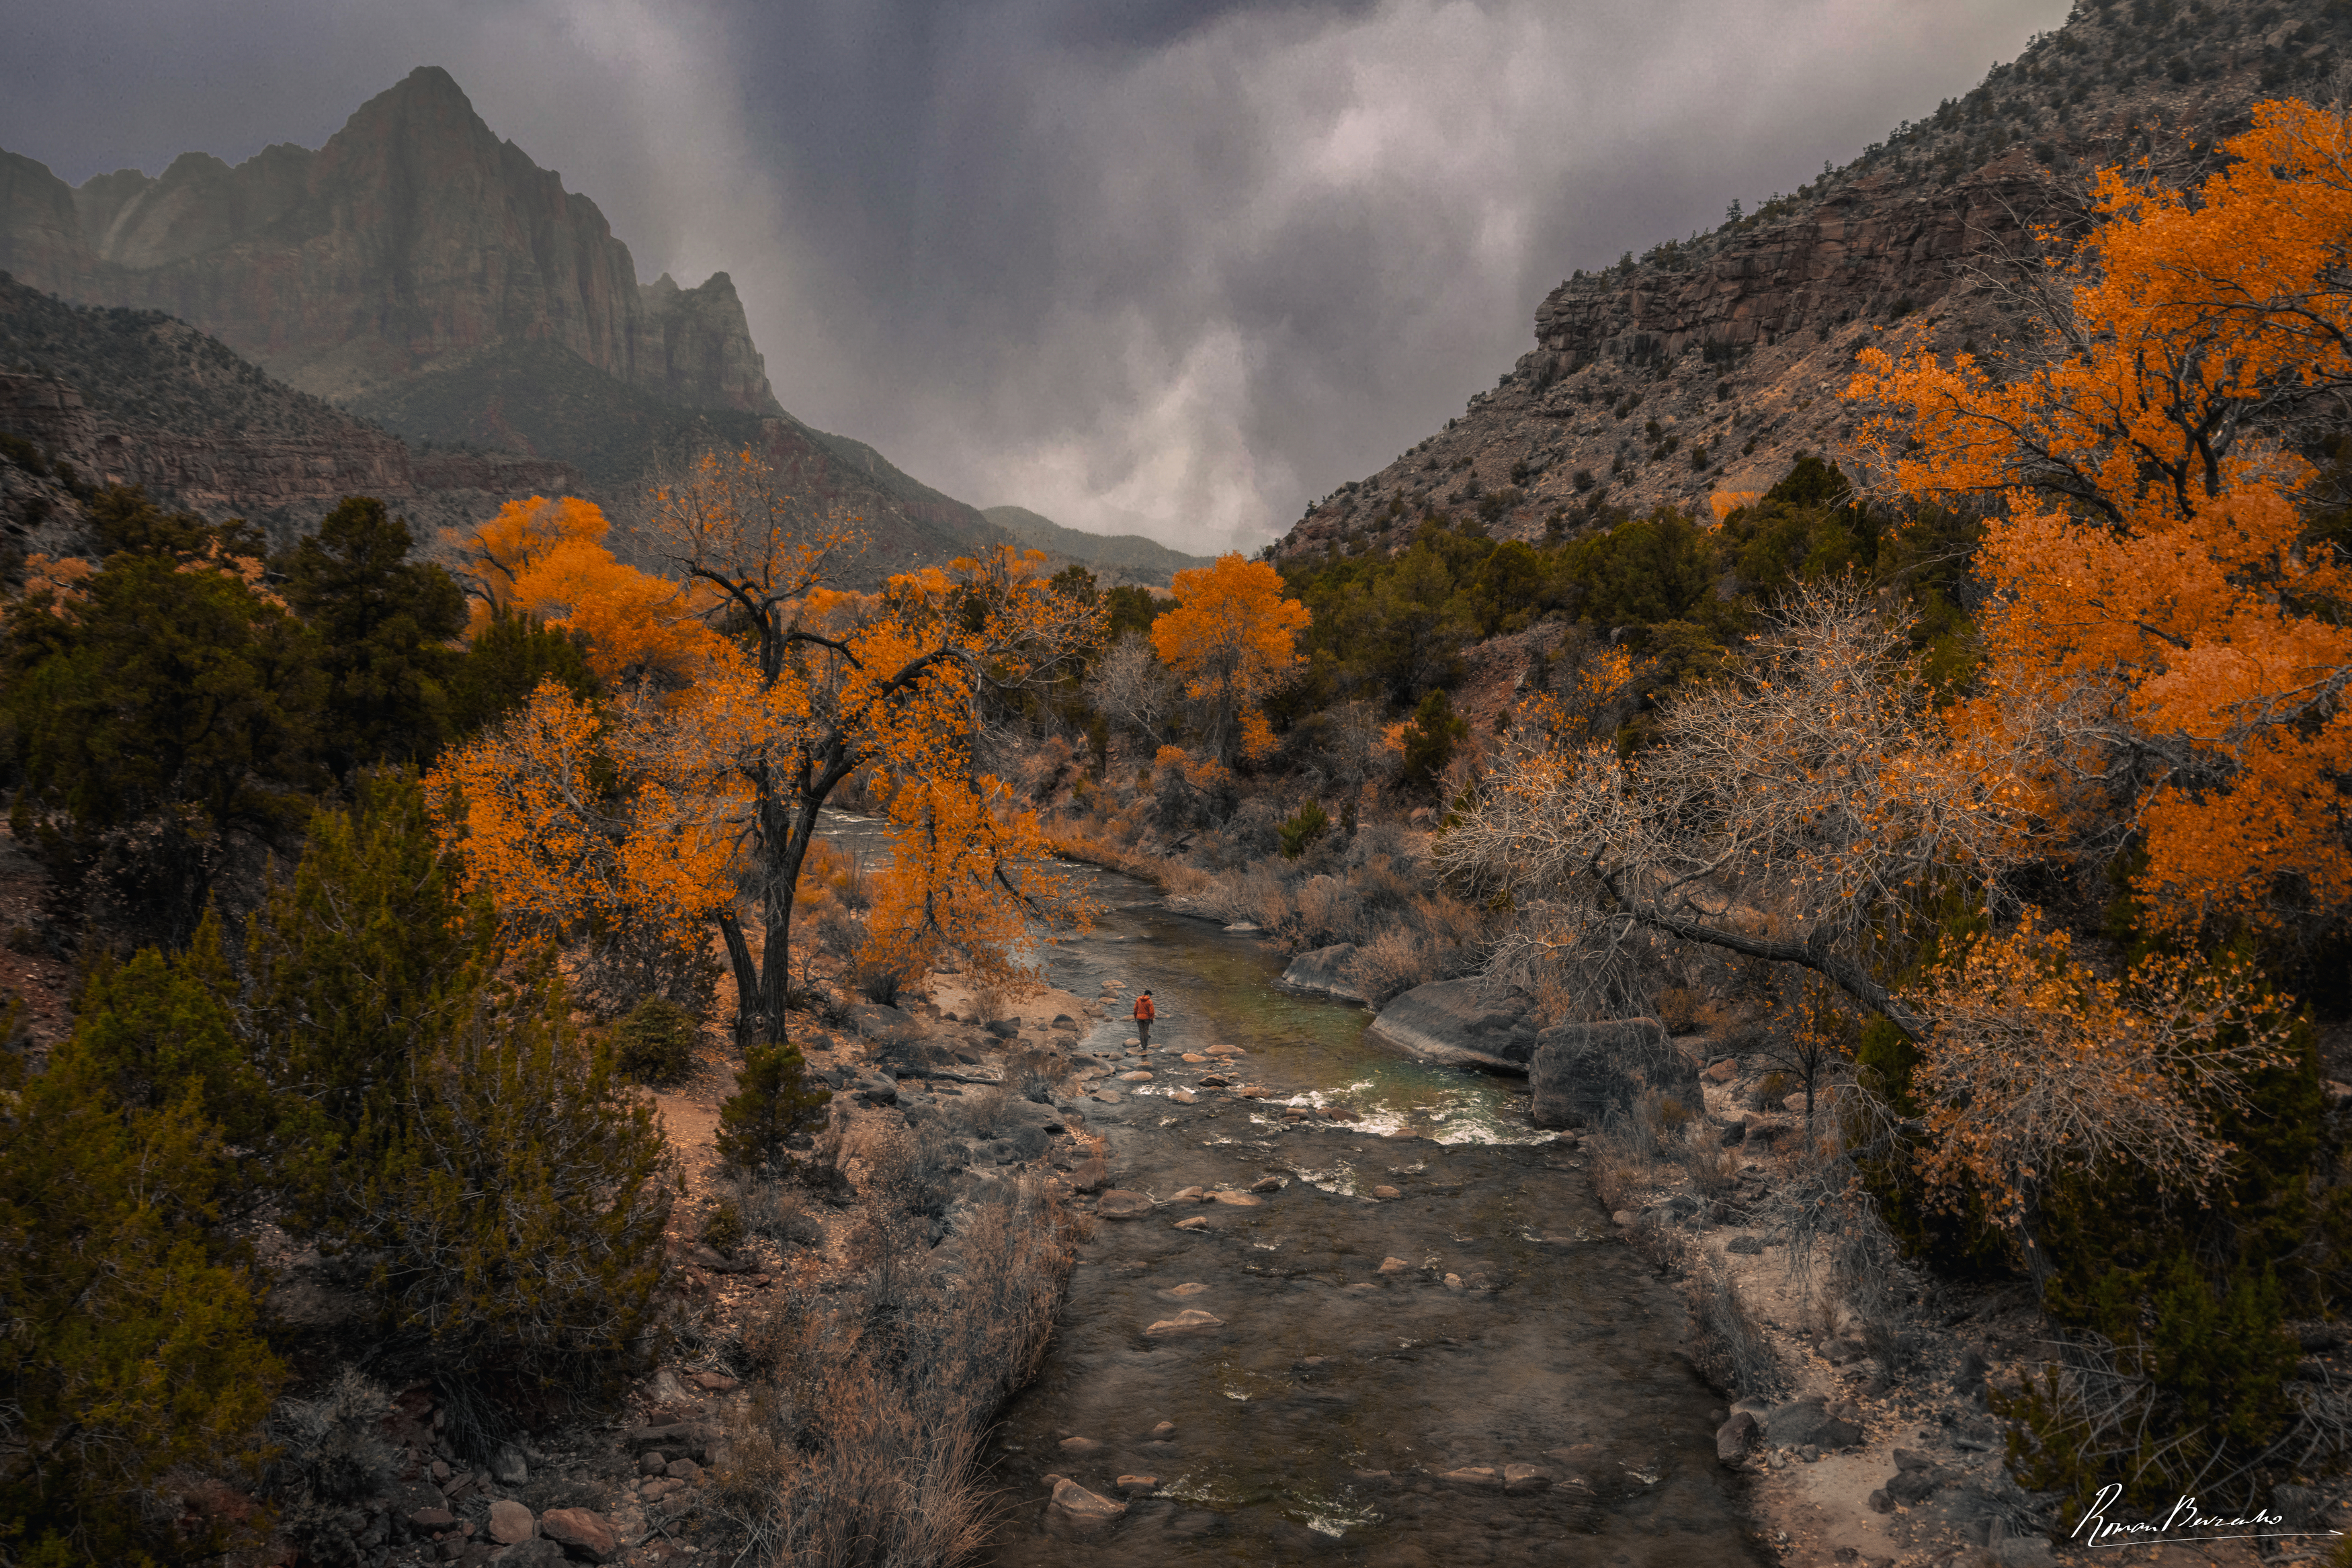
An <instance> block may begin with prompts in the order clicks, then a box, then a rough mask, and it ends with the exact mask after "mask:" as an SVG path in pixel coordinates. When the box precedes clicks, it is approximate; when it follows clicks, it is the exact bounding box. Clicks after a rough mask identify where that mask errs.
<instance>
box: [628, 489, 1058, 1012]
mask: <svg viewBox="0 0 2352 1568" xmlns="http://www.w3.org/2000/svg"><path fill="white" fill-rule="evenodd" d="M649 531H650V535H651V538H652V539H653V541H654V547H655V548H656V549H657V550H659V551H660V552H661V553H662V554H663V555H664V556H665V557H666V558H667V559H668V560H669V561H670V562H671V563H672V564H673V565H674V566H675V567H676V568H677V571H678V573H679V574H680V576H681V577H683V578H684V579H686V580H687V581H688V582H689V583H693V584H700V585H702V586H703V588H704V589H705V590H706V591H707V592H708V595H709V604H710V608H711V613H712V614H713V615H714V617H723V618H724V622H725V623H726V624H727V626H728V628H729V630H730V632H731V633H732V635H733V637H734V638H735V639H736V640H735V641H734V642H730V643H729V644H728V645H727V647H726V648H725V649H724V650H723V652H722V653H720V654H719V656H717V657H715V658H714V659H713V660H712V661H711V664H710V666H709V669H708V670H707V671H706V672H705V674H703V675H702V677H701V678H700V679H699V680H698V682H697V684H696V685H695V686H694V687H693V688H692V689H691V690H690V691H688V692H687V693H685V694H683V695H682V696H681V697H680V698H679V699H678V700H677V701H673V702H668V703H663V702H658V701H654V700H651V699H650V698H649V697H648V695H646V693H645V692H644V691H643V689H642V688H640V689H639V691H638V692H637V693H636V694H635V695H632V696H631V697H629V698H628V699H626V700H625V703H624V706H623V711H624V713H625V719H624V720H623V723H624V724H625V727H626V728H627V730H628V735H629V738H628V742H627V744H628V747H629V749H630V753H631V755H632V757H633V758H635V759H636V760H637V763H638V765H640V766H642V767H643V768H645V769H646V771H647V773H648V775H649V776H652V777H656V778H659V779H662V780H664V783H665V787H666V789H667V790H668V791H669V792H670V798H672V799H675V800H695V801H699V802H703V803H704V806H705V809H706V810H707V811H708V812H709V820H710V821H712V822H713V823H714V824H715V825H716V826H718V827H719V828H721V829H723V830H724V831H726V832H727V833H728V834H729V836H730V843H731V844H732V846H733V847H734V849H735V851H736V852H737V857H738V858H737V864H738V867H739V874H738V879H737V880H738V890H739V891H740V893H741V894H743V895H744V896H745V897H746V898H747V899H748V900H749V901H751V903H753V904H756V906H757V907H758V909H759V911H760V919H761V933H760V935H761V944H760V947H759V950H758V951H754V949H753V946H752V943H751V938H750V936H749V935H748V934H747V933H746V931H745V930H744V928H743V925H742V922H741V920H740V917H739V916H738V915H737V913H736V908H735V905H734V904H731V903H730V904H728V905H726V906H725V907H722V908H720V909H719V911H718V912H717V913H718V924H719V931H720V934H721V935H722V936H723V937H724V938H725V941H726V945H727V952H728V957H729V961H730V964H731V965H732V967H733V970H734V974H735V980H736V988H737V993H738V996H739V998H740V1012H739V1015H738V1032H739V1036H740V1038H741V1040H743V1042H744V1043H745V1044H746V1045H747V1046H748V1045H750V1044H752V1043H754V1042H756V1041H757V1040H762V1039H764V1040H772V1041H781V1040H783V1038H784V1012H785V995H786V988H787V980H788V977H789V974H790V954H791V931H792V917H793V901H794V895H795V892H796V887H797V883H798V879H799V875H800V869H801V864H802V862H803V859H804V858H805V857H806V856H807V854H808V851H809V845H810V844H811V842H812V841H814V838H815V836H816V832H817V829H818V826H819V813H820V811H821V810H823V808H824V804H825V802H826V801H827V800H829V799H830V798H831V797H832V795H833V793H834V791H835V789H839V788H840V787H841V785H842V784H843V783H844V782H845V781H846V780H847V779H850V778H851V777H852V776H853V775H855V774H856V773H858V772H860V771H861V770H864V769H872V770H873V772H874V774H875V775H876V776H877V779H878V781H879V783H880V784H881V786H882V788H883V789H884V791H885V792H886V793H887V794H888V795H889V796H890V797H891V799H892V800H893V802H894V805H893V815H894V817H895V818H896V819H897V820H898V825H899V828H900V832H899V849H900V852H899V856H898V864H897V865H895V866H894V868H893V873H892V876H891V878H890V879H889V880H888V881H887V883H886V885H885V889H884V892H883V894H881V895H880V897H879V898H878V899H877V912H876V915H875V917H874V918H875V921H876V923H877V925H876V929H877V931H878V933H879V934H880V938H881V940H883V941H885V942H886V943H897V944H899V945H900V946H901V948H902V950H903V955H904V956H907V957H908V959H909V960H910V961H911V959H912V957H913V956H916V955H917V954H918V953H919V952H922V951H927V950H928V945H929V944H930V943H933V942H936V941H938V940H948V941H953V942H955V943H957V944H959V945H965V946H971V947H972V948H973V949H974V950H975V952H976V954H977V953H984V952H989V951H994V950H996V948H997V946H999V944H998V941H997V939H998V938H1001V937H1003V936H1006V935H1007V932H1008V930H1009V926H1008V925H1007V923H1008V922H1013V923H1015V924H1017V916H1016V915H1014V914H1013V913H1012V911H1015V910H1024V909H1025V910H1034V909H1038V908H1043V907H1045V906H1046V905H1048V904H1051V903H1052V902H1053V901H1054V899H1055V896H1056V895H1057V894H1059V893H1060V892H1061V891H1063V890H1062V888H1061V886H1060V884H1059V883H1058V882H1056V881H1055V879H1053V878H1051V877H1050V876H1047V875H1045V873H1041V872H1039V871H1037V870H1035V869H1034V868H1028V867H1024V865H1023V864H1021V863H1020V862H1022V861H1023V860H1024V857H1028V856H1032V855H1034V854H1035V853H1037V852H1038V851H1039V849H1040V847H1041V846H1042V839H1041V838H1040V837H1039V836H1038V834H1037V833H1036V831H1035V824H1034V821H1030V820H1029V819H1028V818H1027V817H1026V816H1025V815H1021V814H1016V813H1013V812H1012V811H1010V810H1008V809H1007V808H1006V807H1005V806H1004V804H1003V792H1002V790H1001V789H999V788H998V787H997V785H996V784H995V781H994V780H992V779H988V778H985V777H979V776H975V774H974V771H973V768H972V759H971V746H970V742H971V737H972V735H973V732H974V728H975V721H976V718H977V708H978V705H979V703H980V701H981V700H982V696H983V695H985V693H986V691H987V689H988V688H989V687H990V686H991V685H997V686H1004V685H1013V684H1017V683H1020V682H1024V681H1027V680H1031V679H1037V678H1045V677H1048V676H1051V675H1053V674H1056V673H1057V672H1058V671H1060V670H1061V669H1062V668H1063V667H1064V666H1065V665H1066V664H1068V663H1069V662H1071V661H1073V660H1075V659H1076V656H1077V655H1078V654H1079V653H1080V652H1081V651H1082V650H1083V649H1085V648H1086V647H1088V646H1090V645H1092V644H1094V643H1098V642H1099V641H1100V640H1101V635H1102V626H1101V612H1099V611H1098V610H1097V609H1096V608H1095V607H1094V606H1092V605H1089V604H1087V603H1086V602H1084V601H1081V600H1079V599H1078V598H1076V597H1075V596H1073V595H1069V594H1066V593H1062V592H1059V591H1055V590H1054V589H1053V588H1051V586H1050V585H1049V584H1048V582H1047V580H1046V578H1045V573H1044V572H1043V570H1042V566H1043V562H1044V559H1045V558H1044V557H1043V556H1041V555H1037V554H1035V553H1034V552H1032V553H1030V554H1029V555H1027V556H1025V557H1024V556H1021V555H1016V554H1015V553H1014V552H1013V551H1012V550H1010V549H998V550H996V551H994V552H993V553H992V554H991V555H990V556H989V557H987V558H986V559H980V560H965V559H959V560H956V561H954V562H952V563H950V565H949V566H947V567H946V568H944V569H940V568H927V569H924V570H919V571H913V572H908V573H904V574H901V575H898V576H896V577H893V578H891V579H889V580H887V582H886V583H885V584H884V585H883V586H882V588H881V589H880V590H879V591H876V592H870V593H869V592H856V591H845V590H843V589H840V588H837V587H835V586H832V585H830V583H829V581H828V579H829V578H830V577H831V576H832V574H833V572H834V571H835V563H836V560H837V559H838V558H839V557H841V556H843V555H845V554H846V553H848V552H849V551H850V550H851V549H853V548H854V547H856V545H857V544H858V542H859V541H858V539H857V537H856V534H855V533H854V531H853V530H852V529H850V528H848V527H846V526H845V525H843V524H840V523H837V522H834V521H831V520H828V519H825V518H823V517H812V516H810V515H809V513H808V512H807V511H806V510H805V509H804V508H803V507H801V506H800V505H799V504H797V503H796V502H795V501H794V499H793V497H790V496H788V495H785V494H783V493H782V492H781V491H780V490H778V489H777V488H776V486H775V485H774V482H773V476H772V474H771V472H770V471H769V469H768V468H767V467H766V465H764V464H762V463H761V462H760V461H759V460H758V459H756V458H755V457H753V456H752V455H751V454H750V453H748V452H747V453H741V454H738V455H732V456H728V455H720V454H717V453H709V454H705V455H703V456H702V457H701V458H699V459H698V460H697V461H696V462H695V463H693V464H692V465H689V466H688V468H687V469H686V471H685V472H683V473H682V474H679V475H677V476H674V477H673V478H671V479H670V480H668V481H667V482H666V483H664V484H663V485H662V486H659V487H658V488H657V489H656V491H655V493H654V497H653V507H652V510H651V517H650V521H649ZM997 900H1002V901H1003V902H1002V903H998V902H996V901H997Z"/></svg>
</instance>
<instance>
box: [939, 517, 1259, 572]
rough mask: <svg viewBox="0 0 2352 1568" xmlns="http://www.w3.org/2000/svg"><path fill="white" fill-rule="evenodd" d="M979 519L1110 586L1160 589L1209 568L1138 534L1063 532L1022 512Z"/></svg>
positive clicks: (1204, 558) (1197, 557) (1204, 559)
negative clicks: (1191, 572)
mask: <svg viewBox="0 0 2352 1568" xmlns="http://www.w3.org/2000/svg"><path fill="white" fill-rule="evenodd" d="M981 516H982V517H986V518H987V519H988V520H989V521H990V522H992V523H994V524H995V525H996V526H997V527H998V528H1003V529H1004V530H1005V531H1006V532H1008V533H1010V534H1011V535H1013V538H1017V539H1019V540H1020V541H1021V542H1022V543H1023V544H1024V545H1027V546H1029V547H1030V548H1031V549H1041V550H1044V551H1045V553H1046V554H1048V555H1051V556H1056V557H1062V558H1066V559H1070V560H1076V561H1083V562H1085V563H1086V564H1087V566H1089V567H1091V568H1092V569H1093V570H1095V571H1096V573H1097V575H1099V576H1105V577H1107V578H1108V580H1110V581H1111V582H1113V583H1121V582H1137V583H1147V584H1150V586H1151V587H1154V588H1165V587H1166V586H1168V581H1169V580H1170V579H1171V578H1172V577H1174V576H1175V575H1176V574H1177V573H1178V572H1180V571H1189V570H1193V569H1195V568H1198V567H1203V566H1209V565H1212V564H1213V562H1212V561H1211V559H1210V558H1208V557H1207V556H1200V555H1186V554H1185V553H1184V552H1183V551H1181V550H1172V549H1169V548H1168V547H1167V546H1166V545H1163V544H1161V543H1160V541H1159V540H1157V539H1148V538H1144V537H1143V536H1142V535H1141V534H1088V533H1081V532H1080V531H1078V530H1077V529H1076V528H1064V527H1063V526H1062V525H1061V524H1059V523H1057V522H1055V521H1054V519H1053V518H1051V517H1040V516H1039V515H1038V514H1036V513H1035V512H1033V511H1031V510H1029V509H1028V508H1027V507H987V508H986V509H985V510H983V511H982V513H981Z"/></svg>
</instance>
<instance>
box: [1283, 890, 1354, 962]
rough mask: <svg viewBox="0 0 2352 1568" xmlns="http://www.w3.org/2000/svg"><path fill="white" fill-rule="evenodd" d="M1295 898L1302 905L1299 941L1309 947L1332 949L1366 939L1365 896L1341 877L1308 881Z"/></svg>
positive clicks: (1299, 905) (1299, 906) (1299, 916)
mask: <svg viewBox="0 0 2352 1568" xmlns="http://www.w3.org/2000/svg"><path fill="white" fill-rule="evenodd" d="M1292 896H1293V898H1294V899H1295V900H1296V902H1297V905H1298V937H1299V940H1300V941H1302V942H1304V943H1305V944H1306V945H1307V946H1310V947H1328V946H1330V945H1331V944H1333V943H1335V942H1353V941H1356V940H1358V939H1359V938H1360V937H1361V936H1363V934H1364V929H1365V919H1364V900H1363V896H1362V895H1361V894H1359V893H1357V891H1356V890H1355V889H1354V888H1352V887H1350V886H1349V885H1348V884H1347V883H1344V882H1341V881H1340V880H1339V878H1338V877H1335V876H1328V875H1326V876H1312V877H1308V878H1307V880H1306V881H1305V882H1304V883H1300V884H1299V886H1298V890H1297V893H1295V894H1293V895H1292Z"/></svg>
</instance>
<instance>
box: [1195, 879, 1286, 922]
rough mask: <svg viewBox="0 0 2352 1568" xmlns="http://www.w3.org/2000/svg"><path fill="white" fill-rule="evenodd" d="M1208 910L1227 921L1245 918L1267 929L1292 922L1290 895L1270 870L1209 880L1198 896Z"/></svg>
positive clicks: (1203, 906) (1202, 905) (1199, 901)
mask: <svg viewBox="0 0 2352 1568" xmlns="http://www.w3.org/2000/svg"><path fill="white" fill-rule="evenodd" d="M1197 901H1198V903H1199V904H1200V905H1201V907H1202V909H1204V910H1206V911H1207V912H1208V913H1210V914H1212V915H1217V916H1219V917H1220V918H1222V919H1224V920H1227V921H1239V920H1246V921H1249V922H1251V923H1252V924H1253V925H1258V926H1261V927H1263V928H1265V930H1268V931H1279V930H1281V929H1283V928H1284V927H1285V926H1286V925H1292V924H1294V923H1295V922H1294V921H1293V918H1292V915H1291V912H1290V894H1289V893H1288V891H1287V890H1286V889H1285V888H1284V887H1283V885H1282V879H1281V878H1280V877H1278V876H1276V875H1275V874H1274V873H1272V872H1265V871H1253V872H1242V873H1226V874H1225V875H1223V876H1220V877H1216V878H1214V879H1213V880H1212V881H1211V882H1210V883H1209V885H1208V887H1207V888H1206V890H1204V891H1203V892H1202V893H1201V894H1199V895H1198V900H1197Z"/></svg>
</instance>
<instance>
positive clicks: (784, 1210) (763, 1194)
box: [719, 1177, 823, 1245]
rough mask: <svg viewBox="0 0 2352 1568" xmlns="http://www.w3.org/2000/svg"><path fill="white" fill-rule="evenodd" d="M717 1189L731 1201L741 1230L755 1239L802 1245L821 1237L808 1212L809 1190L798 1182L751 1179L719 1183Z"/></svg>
mask: <svg viewBox="0 0 2352 1568" xmlns="http://www.w3.org/2000/svg"><path fill="white" fill-rule="evenodd" d="M719 1191H720V1192H721V1193H722V1194H723V1195H725V1196H726V1197H729V1198H730V1199H731V1201H732V1202H733V1203H734V1205H735V1211H736V1212H737V1213H738V1214H740V1216H741V1217H742V1219H743V1228H744V1229H746V1230H748V1231H750V1232H751V1234H752V1235H754V1236H764V1237H766V1238H767V1239H769V1240H771V1241H785V1242H799V1243H802V1244H803V1245H805V1244H807V1243H809V1242H810V1241H811V1240H812V1239H814V1238H815V1237H819V1236H821V1235H822V1234H823V1231H822V1228H821V1227H820V1226H819V1223H818V1221H817V1219H816V1218H815V1216H814V1215H812V1214H810V1213H809V1209H808V1189H807V1188H805V1187H803V1186H800V1185H799V1184H798V1183H795V1182H786V1181H770V1180H766V1179H764V1178H760V1177H753V1178H751V1179H749V1180H745V1181H740V1182H729V1183H721V1184H720V1186H719Z"/></svg>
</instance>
